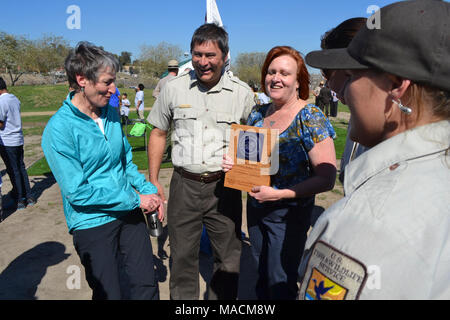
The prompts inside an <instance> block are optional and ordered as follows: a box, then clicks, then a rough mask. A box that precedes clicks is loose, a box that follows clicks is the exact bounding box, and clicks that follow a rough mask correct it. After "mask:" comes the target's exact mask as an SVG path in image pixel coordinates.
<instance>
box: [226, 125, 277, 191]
mask: <svg viewBox="0 0 450 320" xmlns="http://www.w3.org/2000/svg"><path fill="white" fill-rule="evenodd" d="M276 131H277V130H276ZM274 133H275V132H274V130H271V129H268V128H258V127H252V126H244V125H238V124H233V125H231V134H230V146H229V148H228V155H229V156H230V157H231V158H232V159H233V161H234V165H233V168H232V169H231V170H230V171H228V172H227V173H226V174H225V187H228V188H233V189H237V190H242V191H247V192H251V190H252V187H254V186H270V167H271V163H270V159H271V152H272V150H273V146H274V144H275V143H276V139H275V138H274V135H273V134H274ZM276 137H278V131H277V132H276Z"/></svg>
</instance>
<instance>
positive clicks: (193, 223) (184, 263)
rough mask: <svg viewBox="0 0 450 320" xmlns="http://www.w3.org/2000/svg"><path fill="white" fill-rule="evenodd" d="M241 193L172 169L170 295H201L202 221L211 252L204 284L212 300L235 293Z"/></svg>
mask: <svg viewBox="0 0 450 320" xmlns="http://www.w3.org/2000/svg"><path fill="white" fill-rule="evenodd" d="M241 222H242V198H241V192H240V191H238V190H233V189H229V188H224V186H223V180H219V181H216V182H211V183H202V182H197V181H193V180H190V179H186V178H183V177H181V175H180V174H179V173H178V172H176V171H174V172H173V176H172V181H171V184H170V197H169V204H168V211H167V225H168V229H169V242H170V255H171V259H172V266H171V269H170V297H171V299H174V300H180V299H183V300H198V298H199V291H200V290H199V249H200V239H201V235H202V230H203V225H205V228H206V230H207V231H208V237H209V239H210V241H211V248H212V251H213V255H214V269H213V274H212V277H211V281H210V284H209V288H208V298H209V299H210V300H218V299H220V300H232V299H236V297H237V290H238V281H239V267H240V259H241V248H242V243H241Z"/></svg>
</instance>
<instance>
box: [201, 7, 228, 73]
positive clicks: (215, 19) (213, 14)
mask: <svg viewBox="0 0 450 320" xmlns="http://www.w3.org/2000/svg"><path fill="white" fill-rule="evenodd" d="M205 22H206V23H214V24H217V25H218V26H219V27H223V23H222V18H221V17H220V13H219V8H217V3H216V0H206V18H205ZM230 67H231V55H230V51H228V57H227V61H226V62H225V71H227V72H231V70H230Z"/></svg>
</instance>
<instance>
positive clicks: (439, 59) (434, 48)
mask: <svg viewBox="0 0 450 320" xmlns="http://www.w3.org/2000/svg"><path fill="white" fill-rule="evenodd" d="M377 17H378V19H379V22H378V23H379V26H377V25H376V23H375V25H370V24H369V23H370V21H374V19H375V20H376V19H377ZM368 24H369V26H368V25H366V26H364V27H363V28H361V29H360V30H359V31H358V33H357V34H356V35H355V37H354V38H353V40H352V41H351V43H350V44H349V46H348V47H347V48H344V49H326V50H320V51H313V52H310V53H308V54H307V55H306V58H305V60H306V63H307V64H308V65H310V66H311V67H314V68H319V69H331V70H333V69H369V68H376V69H379V70H382V71H385V72H388V73H391V74H394V75H397V76H400V77H402V78H405V79H409V80H412V81H414V82H416V83H420V84H425V85H429V86H432V87H435V88H439V89H442V90H445V91H450V3H448V2H445V1H442V0H410V1H401V2H396V3H393V4H390V5H388V6H385V7H383V8H381V9H380V11H379V12H376V13H375V14H374V16H373V17H372V18H370V19H368Z"/></svg>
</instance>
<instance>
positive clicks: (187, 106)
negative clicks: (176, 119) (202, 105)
mask: <svg viewBox="0 0 450 320" xmlns="http://www.w3.org/2000/svg"><path fill="white" fill-rule="evenodd" d="M178 108H192V105H190V104H180V105H179V106H178Z"/></svg>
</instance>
